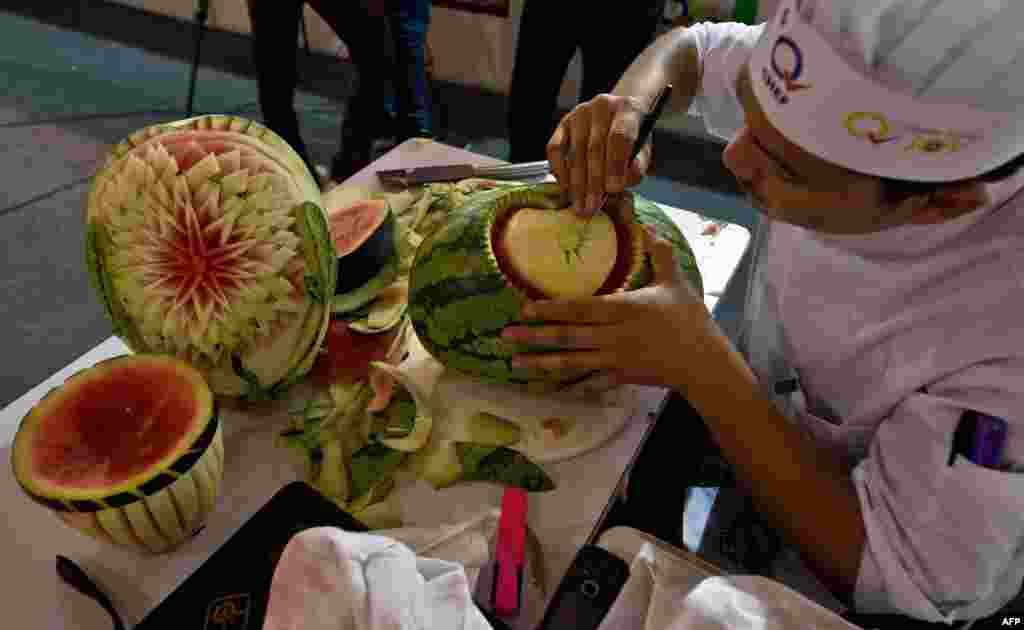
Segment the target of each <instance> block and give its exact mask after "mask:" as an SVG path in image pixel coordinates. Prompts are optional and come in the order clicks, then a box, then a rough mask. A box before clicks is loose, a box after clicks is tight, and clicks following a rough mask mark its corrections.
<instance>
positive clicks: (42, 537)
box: [0, 141, 749, 630]
mask: <svg viewBox="0 0 1024 630" xmlns="http://www.w3.org/2000/svg"><path fill="white" fill-rule="evenodd" d="M467 160H468V161H473V162H476V163H481V164H484V163H493V162H495V160H492V159H491V158H486V157H484V156H479V155H475V154H472V153H469V152H466V151H463V150H461V149H456V148H452V147H448V146H445V145H441V144H438V143H434V142H428V143H422V142H417V141H409V142H406V143H404V144H403V145H401V146H399V147H398V148H396V149H395V150H393V151H391V152H390V153H389V154H387V155H385V156H383V157H382V158H381V159H380V160H378V162H377V163H375V164H374V165H371V168H368V169H366V170H364V171H362V172H360V173H357V174H356V175H355V176H354V177H353V178H352V179H351V180H350V182H349V183H356V184H360V185H366V186H371V187H372V186H375V178H374V177H373V173H374V172H375V171H376V170H378V169H385V168H401V167H410V166H418V165H424V164H443V163H450V162H457V161H467ZM327 203H328V204H330V195H328V199H327ZM665 209H666V210H667V211H668V212H669V213H670V214H671V216H672V217H673V218H674V219H675V220H676V221H677V223H678V224H679V225H680V227H681V228H682V230H683V232H684V234H685V235H686V237H687V238H688V239H689V240H690V242H691V244H692V246H693V248H694V250H695V254H696V257H697V261H698V265H699V266H700V270H701V273H702V274H703V277H704V280H705V285H706V296H707V297H706V302H707V304H708V307H709V308H712V307H713V306H714V304H715V303H716V301H717V299H718V295H720V293H721V291H722V290H723V289H724V287H725V285H726V282H727V281H728V279H729V277H730V275H731V274H732V272H733V271H734V270H735V268H736V266H737V264H738V263H739V260H740V258H741V256H742V254H743V252H744V250H745V248H746V246H747V243H748V241H749V233H748V232H747V230H746V229H744V228H742V227H740V226H736V225H728V226H726V227H725V229H723V230H721V231H720V232H719V233H718V234H717V236H714V237H711V236H707V235H703V234H702V232H703V230H704V228H705V227H706V226H707V225H708V223H709V222H708V221H706V220H704V219H703V217H701V216H699V215H697V214H695V213H692V212H688V211H685V210H679V209H675V208H668V207H666V208H665ZM125 352H127V349H126V348H125V346H124V345H123V344H122V343H121V342H120V340H118V339H116V338H113V337H112V338H110V339H107V340H106V341H104V342H103V343H102V344H100V345H99V346H97V347H96V348H94V349H93V350H91V351H90V352H88V353H86V354H85V355H83V356H82V357H79V358H78V359H77V360H75V361H73V362H72V363H70V364H69V365H68V366H66V367H65V368H64V369H62V370H60V371H59V372H58V373H57V374H54V375H53V376H52V377H51V378H49V379H47V380H46V381H44V382H43V383H41V384H40V385H39V386H37V387H35V388H33V389H32V390H31V391H29V392H28V393H26V394H25V395H24V396H22V397H21V398H19V399H18V400H16V401H15V402H13V403H11V404H10V405H8V406H7V407H6V408H5V409H3V410H2V411H0V466H2V472H0V500H2V501H3V502H4V505H5V506H6V507H5V518H4V519H2V523H0V558H3V565H4V571H3V574H4V576H5V580H4V584H3V588H2V589H0V593H2V596H0V602H2V604H3V605H2V610H3V611H4V613H3V623H2V626H3V627H5V628H41V627H49V628H75V629H76V630H79V629H80V630H91V629H93V628H96V629H103V630H106V629H107V628H109V627H110V621H109V619H108V618H107V616H106V613H105V612H103V611H102V610H101V609H100V608H99V606H97V605H96V604H94V603H92V602H91V601H90V600H87V599H86V598H85V597H84V596H81V595H79V594H77V593H75V592H73V591H72V590H70V589H69V588H68V587H66V586H64V585H63V583H61V582H60V581H59V578H58V577H57V575H56V572H55V570H54V560H55V554H58V553H59V554H62V555H65V556H68V557H70V558H71V559H72V560H75V561H76V562H78V563H79V564H80V565H82V567H83V568H84V569H85V570H86V572H87V573H89V574H90V575H92V576H93V577H94V578H95V579H96V580H97V581H98V582H99V583H100V584H101V586H102V587H103V588H105V590H107V592H108V593H110V595H111V596H112V598H113V599H114V602H115V605H116V606H117V607H118V609H119V610H120V611H121V612H122V614H123V616H124V617H125V621H126V622H127V623H128V624H130V625H131V624H134V623H137V622H138V621H139V620H140V619H141V618H142V617H143V616H145V614H146V613H147V612H148V611H149V610H150V609H151V608H152V607H154V606H155V605H156V604H157V603H159V601H160V600H161V599H162V598H163V597H165V596H166V595H167V594H169V593H170V592H171V591H172V590H173V589H174V588H175V587H176V586H177V585H178V584H179V583H180V582H181V581H182V580H183V579H184V578H185V577H186V576H187V575H188V574H189V573H190V572H191V571H193V570H195V569H196V568H197V567H198V566H199V565H200V564H201V563H202V561H203V560H205V559H206V558H207V557H208V556H209V555H210V554H211V553H212V552H213V551H214V550H215V549H217V548H218V547H219V546H220V545H221V544H222V543H223V542H224V541H225V540H227V538H228V537H229V536H230V534H231V533H233V532H234V531H236V530H237V529H238V527H239V526H241V524H242V523H243V522H244V521H245V520H246V519H247V518H248V517H249V516H251V515H252V514H253V513H254V512H255V511H256V510H257V509H259V507H260V506H262V505H263V504H264V503H265V502H266V501H267V500H268V499H269V498H270V497H271V496H272V495H273V494H274V493H275V492H276V491H277V490H279V489H280V488H281V487H282V486H284V485H285V484H286V483H288V482H290V481H293V480H295V479H297V478H298V477H299V474H300V472H299V470H298V469H297V467H296V465H295V459H294V455H293V453H292V452H290V451H288V450H285V449H282V448H279V447H277V446H275V445H274V443H273V435H274V434H275V433H276V431H278V430H279V429H280V428H281V427H282V426H283V423H284V422H285V419H284V418H283V417H282V415H281V414H280V413H273V412H271V411H269V410H268V411H264V412H263V413H247V414H242V413H240V412H238V411H237V410H226V411H225V418H224V422H225V433H224V440H225V442H224V444H225V462H224V479H223V484H222V490H221V493H220V496H219V498H218V501H217V506H216V509H215V511H214V513H213V514H212V516H211V517H210V519H209V521H208V523H207V527H206V529H205V530H203V531H202V532H201V533H200V534H199V535H198V536H197V537H196V538H194V539H193V540H192V541H190V542H188V543H187V544H185V545H184V546H182V547H180V548H179V549H178V550H176V551H174V552H173V553H171V554H166V555H159V556H139V555H137V554H135V553H133V552H130V551H126V550H122V549H118V548H113V547H109V546H104V545H101V544H99V543H97V542H95V541H93V540H92V539H89V538H86V537H85V536H82V535H80V534H78V533H77V532H75V531H72V530H70V529H68V528H67V527H65V526H64V525H63V524H62V523H60V522H59V521H58V520H57V518H56V517H54V516H52V515H51V514H50V513H49V512H47V510H45V509H43V508H42V507H40V506H38V505H36V504H35V503H32V502H31V501H29V500H28V499H27V498H26V497H25V496H24V495H23V494H22V493H21V492H20V491H19V489H18V487H17V484H16V482H15V480H14V478H13V475H12V473H11V465H10V444H11V440H12V438H13V436H14V433H15V431H16V429H17V426H18V423H19V421H20V419H21V418H22V417H23V416H24V415H25V413H27V412H28V410H29V409H30V408H31V406H32V405H33V404H35V403H36V402H37V401H38V400H39V399H40V398H42V396H43V395H44V394H45V393H46V392H47V391H49V390H50V389H51V388H53V387H54V386H57V385H59V384H61V383H63V382H64V381H65V380H66V379H67V378H68V377H69V376H70V375H71V374H73V373H75V372H77V371H78V370H81V369H83V368H85V367H88V366H91V365H93V364H95V363H97V362H98V361H100V360H102V359H105V358H108V357H111V356H117V355H120V354H124V353H125ZM634 393H635V394H636V396H637V398H636V403H637V404H636V405H635V409H636V411H635V413H633V414H632V417H631V418H630V420H629V421H628V422H627V423H626V425H625V428H624V429H623V430H622V431H621V432H620V433H618V434H617V435H616V436H615V437H614V438H612V439H611V440H610V441H608V442H606V443H605V444H603V445H602V446H600V447H598V448H596V449H595V450H593V451H590V452H588V453H586V454H584V455H582V456H579V457H576V458H573V459H569V460H565V461H561V462H556V463H550V464H545V468H546V470H547V471H548V472H549V474H550V475H551V477H552V478H553V479H554V480H555V482H556V483H557V484H558V488H557V489H556V490H554V491H552V492H547V493H540V494H533V495H531V497H530V504H529V524H530V527H531V528H532V529H533V530H534V532H535V533H536V535H537V537H538V538H539V540H540V542H541V545H542V548H543V555H544V564H545V569H546V570H545V571H544V573H545V581H546V585H547V587H548V591H549V592H548V595H549V596H550V591H551V590H553V588H554V586H555V585H557V583H558V580H559V579H560V578H561V576H562V574H563V573H564V572H565V569H566V568H567V567H568V565H569V563H570V562H571V560H572V557H573V555H574V554H575V552H576V549H577V548H578V547H579V546H580V545H582V544H583V543H584V542H586V540H587V538H588V536H590V534H591V532H592V531H593V529H594V527H595V525H596V524H597V522H598V519H599V518H600V516H601V512H602V510H603V508H604V507H605V505H606V503H607V501H608V500H609V498H610V497H611V496H612V494H613V493H614V492H615V491H616V488H617V486H618V484H619V482H620V479H621V477H622V475H623V472H624V471H625V469H626V467H627V466H628V465H629V463H630V461H631V459H632V457H633V456H634V454H635V453H636V450H637V448H638V447H639V445H640V443H641V441H642V439H643V437H644V434H645V431H646V430H647V428H648V426H649V416H648V414H649V413H650V412H652V411H654V410H656V409H657V407H658V405H659V404H660V403H661V402H662V400H663V399H664V394H665V392H664V391H663V390H659V389H654V388H636V389H635V392H634ZM500 497H501V488H499V487H497V486H492V485H485V484H472V485H465V486H456V487H454V488H450V489H447V490H445V491H443V492H434V491H433V490H432V489H431V488H430V487H429V486H427V485H426V484H425V483H423V482H417V485H415V486H413V487H411V488H408V489H406V490H405V491H403V497H402V499H403V503H402V507H403V512H404V517H405V521H406V524H407V525H434V524H438V523H443V522H454V521H459V520H463V519H466V518H469V517H471V516H473V515H474V514H477V513H479V511H480V510H481V509H482V508H483V507H485V506H498V505H499V504H500ZM543 604H544V602H543V601H542V600H540V598H539V595H538V594H536V593H535V592H533V591H528V592H527V602H526V609H525V610H524V613H523V615H522V616H521V617H520V619H519V622H518V623H517V624H516V625H517V626H518V627H521V628H527V627H532V626H533V625H535V624H536V623H537V622H538V621H539V619H540V616H541V614H542V613H543Z"/></svg>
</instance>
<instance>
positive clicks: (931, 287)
mask: <svg viewBox="0 0 1024 630" xmlns="http://www.w3.org/2000/svg"><path fill="white" fill-rule="evenodd" d="M1022 23H1024V2H1019V1H1017V0H993V1H988V2H970V3H967V2H962V1H959V0H847V1H835V2H828V1H827V0H788V1H784V2H781V3H780V4H779V7H778V9H777V11H776V12H775V14H774V17H773V18H772V19H770V20H769V21H767V22H765V23H762V24H759V25H756V26H748V25H743V24H737V23H720V24H708V23H704V24H697V25H694V26H692V27H689V28H678V29H674V30H672V31H671V32H669V33H667V34H665V35H663V36H662V37H660V38H659V39H658V40H656V41H655V42H654V43H653V44H652V45H651V46H650V47H649V48H647V49H646V50H645V51H644V52H643V53H642V54H641V55H640V56H639V57H638V58H637V59H636V60H635V62H634V63H633V64H632V66H631V67H630V68H629V69H628V70H627V72H626V74H625V75H624V76H623V77H622V78H621V80H620V81H619V82H618V84H617V85H616V87H615V89H614V91H613V93H612V94H605V95H600V96H598V97H596V98H594V99H593V100H591V101H588V102H586V103H583V104H580V105H579V106H577V107H576V108H575V109H573V110H572V111H571V112H570V113H569V114H567V115H566V116H565V118H563V119H562V121H561V123H560V125H559V127H558V128H557V130H556V131H555V133H554V135H553V136H552V138H551V141H550V143H549V148H548V156H549V160H550V161H551V163H552V165H553V168H554V170H555V173H556V177H557V179H558V181H559V182H560V183H561V185H562V186H563V187H564V188H565V189H566V190H567V191H568V192H569V193H570V194H571V197H572V199H574V200H575V207H576V210H577V211H578V212H580V213H581V214H584V215H587V214H590V213H592V212H594V211H595V210H596V206H597V205H598V203H599V198H600V194H601V193H604V192H618V191H621V190H623V189H624V187H627V186H631V185H635V184H636V183H638V182H639V181H640V179H641V178H642V177H643V175H644V173H645V172H646V169H647V167H648V165H649V164H650V160H651V148H650V146H649V145H648V146H646V147H645V148H644V149H643V151H641V153H640V154H639V156H638V157H637V158H636V160H634V161H633V162H631V163H629V164H627V161H628V156H629V149H630V148H631V144H632V142H633V140H634V139H635V138H636V137H637V130H638V127H639V123H640V119H641V117H642V115H643V114H644V113H645V112H646V111H647V109H648V108H649V107H650V104H651V103H652V102H653V100H654V98H655V96H656V95H657V93H658V92H659V90H660V89H661V88H662V87H663V86H664V85H665V84H666V83H671V84H673V86H674V90H673V101H672V102H671V103H670V107H674V108H675V109H677V110H686V109H688V110H689V111H691V112H692V113H695V114H698V115H700V116H702V117H703V119H704V121H705V122H706V124H707V127H708V129H709V130H710V131H711V132H713V133H715V134H717V135H719V136H721V137H722V138H723V139H725V140H727V141H728V145H727V147H726V149H725V151H724V154H723V160H724V162H725V164H726V166H727V167H728V168H729V169H730V170H731V171H732V173H733V174H734V175H735V177H736V179H737V181H738V182H739V185H740V187H741V188H742V189H743V190H744V191H745V192H746V193H748V194H749V197H750V199H751V201H752V203H753V204H754V205H755V206H756V207H757V209H758V210H759V213H760V224H759V226H758V227H757V230H756V234H755V237H754V241H753V248H754V249H753V253H754V256H755V258H754V260H755V264H754V266H753V269H754V271H753V275H752V278H751V281H750V288H749V294H748V297H747V307H746V310H745V315H746V318H747V325H746V326H745V327H744V329H743V330H742V331H741V332H740V334H739V335H738V336H736V337H735V338H731V337H729V336H727V335H726V334H725V333H724V332H723V331H722V330H721V329H720V328H719V327H718V325H717V324H716V322H715V321H714V320H713V318H712V316H711V315H710V313H709V312H708V311H707V309H706V308H705V306H704V303H703V300H702V296H700V295H696V294H695V292H694V291H693V289H692V287H691V286H690V285H689V284H688V283H687V281H686V280H685V278H683V277H682V275H681V273H679V272H678V271H677V270H676V267H675V266H674V265H673V264H672V250H671V249H670V248H669V246H668V245H667V243H665V242H663V241H661V240H659V239H656V238H655V237H654V236H652V235H650V234H648V235H647V242H648V245H649V247H650V248H651V253H652V256H653V260H654V263H655V268H656V270H657V274H656V281H655V283H654V285H653V286H650V287H648V288H644V289H641V290H637V291H632V292H627V293H622V294H618V295H614V296H600V297H593V298H587V299H579V300H564V301H548V302H537V303H534V304H532V305H529V306H528V307H527V311H525V312H524V315H525V316H527V317H530V318H537V319H543V320H549V321H550V322H551V324H550V325H546V326H542V327H536V328H530V329H521V328H517V327H510V328H508V329H507V330H506V331H505V335H506V337H507V338H509V339H515V340H519V341H527V342H534V343H545V344H547V343H551V344H560V345H563V346H565V347H567V348H569V349H568V350H567V351H565V352H560V353H556V354H547V355H541V356H532V357H531V356H525V355H524V356H521V357H519V358H518V359H517V361H519V362H520V364H521V365H524V366H528V365H532V366H544V367H549V368H565V367H572V368H592V369H599V370H603V371H604V372H605V373H606V374H607V375H608V377H609V379H611V380H612V381H613V382H618V383H638V384H645V385H657V386H664V387H669V388H672V389H673V390H675V391H676V392H678V393H679V394H680V395H682V396H684V397H685V398H686V399H688V401H689V402H690V404H692V405H693V407H694V408H695V409H696V410H697V411H698V412H699V414H700V415H701V417H702V418H703V420H704V422H705V423H706V425H707V427H708V430H709V432H710V434H711V435H712V436H713V438H714V440H715V442H716V443H717V445H718V446H719V448H720V449H721V451H722V453H723V454H724V456H725V458H726V459H727V460H728V461H729V463H730V464H731V465H732V468H733V469H734V472H735V475H736V476H737V478H738V479H739V481H740V482H741V483H742V484H743V486H744V488H746V489H747V490H748V491H749V492H750V494H751V496H752V499H753V500H754V502H755V504H756V505H757V508H758V511H759V513H760V514H761V516H762V517H763V518H765V519H766V520H767V521H768V522H770V523H771V524H772V525H773V526H774V528H776V530H777V531H779V532H780V533H781V534H782V536H783V538H784V540H785V541H786V543H788V544H790V545H792V547H793V548H795V549H796V550H797V551H798V553H799V555H800V558H801V560H802V563H803V564H804V565H805V567H806V568H807V569H808V570H809V571H810V572H811V573H812V574H813V575H814V576H815V577H816V578H817V579H818V580H820V582H821V583H822V584H824V585H825V586H827V588H828V589H829V591H830V592H831V593H833V594H834V595H835V596H836V597H837V598H839V599H840V600H841V601H843V602H845V603H846V604H847V605H848V606H850V607H851V609H852V610H854V611H856V612H858V613H890V614H897V615H903V616H904V618H905V617H911V618H914V619H917V620H923V621H930V622H941V623H945V624H957V625H960V622H962V621H964V620H973V619H978V618H982V617H986V616H989V615H992V614H994V613H996V612H997V611H1000V610H1001V609H1003V610H1005V608H1004V607H1005V606H1006V605H1007V604H1008V603H1009V602H1011V600H1012V599H1013V598H1014V597H1016V596H1017V594H1018V592H1019V591H1020V590H1021V583H1022V578H1024V475H1022V472H1021V466H1022V463H1024V285H1022V283H1024V197H1022V194H1021V189H1022V187H1024V174H1022V173H1021V172H1020V170H1019V169H1020V166H1021V165H1022V164H1024V159H1022V155H1024V40H1022V39H1021V38H1020V37H1019V25H1020V24H1022ZM570 145H571V146H573V147H582V148H585V149H586V150H582V149H581V150H578V151H575V152H574V154H570V155H567V154H564V153H562V148H563V147H566V146H570ZM644 339H647V340H649V341H648V342H647V343H643V342H642V341H641V340H644Z"/></svg>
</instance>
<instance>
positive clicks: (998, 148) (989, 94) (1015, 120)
mask: <svg viewBox="0 0 1024 630" xmlns="http://www.w3.org/2000/svg"><path fill="white" fill-rule="evenodd" d="M1022 19H1024V3H1022V2H1019V0H978V1H977V2H962V1H961V0H930V1H929V2H923V1H922V0H845V1H843V2H835V1H830V0H783V2H782V4H781V6H780V7H779V8H778V10H777V11H776V13H775V17H774V18H773V19H772V20H771V21H770V22H769V23H768V26H767V28H766V29H765V31H764V36H763V37H762V38H761V41H760V42H759V43H758V45H757V47H756V48H755V50H754V53H753V56H752V59H751V78H752V82H751V83H752V86H753V90H754V94H756V95H757V99H758V101H759V102H760V103H761V107H762V109H763V110H764V111H765V114H766V115H767V117H768V120H769V121H771V123H772V124H773V125H774V126H775V127H776V128H778V129H779V130H780V131H781V132H782V134H783V135H785V136H786V137H787V138H788V139H789V140H791V141H793V142H795V143H796V144H798V145H800V146H801V147H802V148H803V149H805V150H807V151H809V152H811V153H814V154H816V155H818V156H819V157H821V158H823V159H826V160H829V161H832V162H835V163H838V164H840V165H842V166H845V167H848V168H850V169H853V170H855V171H860V172H863V173H870V174H873V175H879V176H882V177H893V178H898V179H911V180H921V181H955V180H959V179H966V178H969V177H976V176H978V175H980V174H982V173H985V172H988V171H990V170H992V169H994V168H996V167H998V166H1001V165H1002V164H1005V163H1007V162H1009V161H1010V160H1012V159H1013V158H1015V157H1017V156H1018V155H1020V154H1021V153H1024V116H1022V115H1021V106H1022V105H1024V88H1022V86H1024V64H1022V63H1021V62H1022V61H1024V40H1022V39H1021V38H1020V37H1019V25H1020V23H1021V20H1022Z"/></svg>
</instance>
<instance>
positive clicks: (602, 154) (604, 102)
mask: <svg viewBox="0 0 1024 630" xmlns="http://www.w3.org/2000/svg"><path fill="white" fill-rule="evenodd" d="M614 103H615V102H614V100H613V99H612V97H611V96H609V95H608V94H599V95H598V96H596V97H594V99H593V100H591V101H590V105H591V108H590V138H589V142H588V143H587V191H586V198H585V203H586V213H587V214H592V213H593V212H595V211H596V210H597V208H598V205H599V204H600V200H601V197H602V195H604V193H605V192H606V188H605V187H606V183H607V179H608V171H607V160H606V158H607V151H608V134H609V131H610V129H611V124H612V119H613V117H614V116H615V110H614V108H615V104H614Z"/></svg>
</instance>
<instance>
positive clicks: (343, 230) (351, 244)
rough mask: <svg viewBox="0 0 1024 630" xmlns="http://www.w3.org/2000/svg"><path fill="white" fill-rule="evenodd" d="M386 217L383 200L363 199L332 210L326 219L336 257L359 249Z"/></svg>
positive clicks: (386, 209) (385, 206) (386, 206)
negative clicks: (336, 252) (336, 253)
mask: <svg viewBox="0 0 1024 630" xmlns="http://www.w3.org/2000/svg"><path fill="white" fill-rule="evenodd" d="M387 216H388V202H387V201H385V200H384V199H365V200H363V201H357V202H356V203H354V204H352V205H351V206H349V207H347V208H344V209H341V210H332V211H331V212H330V215H329V217H328V222H329V223H330V229H331V236H332V237H333V238H334V246H335V248H336V249H337V250H338V257H339V258H341V257H342V256H347V255H348V254H351V253H352V252H354V251H356V250H357V249H359V247H360V246H362V244H363V243H365V242H366V241H367V239H369V238H370V237H371V236H373V234H374V232H376V231H377V229H378V228H380V226H381V224H383V223H384V220H385V219H386V218H387Z"/></svg>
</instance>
